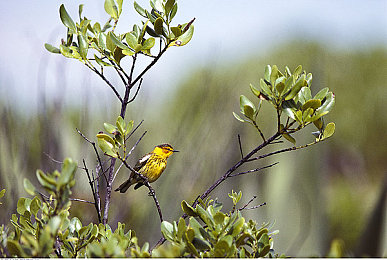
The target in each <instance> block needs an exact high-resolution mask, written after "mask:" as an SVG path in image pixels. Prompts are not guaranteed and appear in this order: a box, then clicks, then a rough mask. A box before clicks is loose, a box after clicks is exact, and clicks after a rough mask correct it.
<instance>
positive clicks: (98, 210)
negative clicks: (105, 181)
mask: <svg viewBox="0 0 387 260" xmlns="http://www.w3.org/2000/svg"><path fill="white" fill-rule="evenodd" d="M82 161H83V166H84V167H85V168H84V169H85V172H86V174H87V178H88V179H89V185H90V188H91V192H92V193H93V197H94V203H93V204H94V207H95V209H96V210H97V216H98V223H101V210H100V209H99V205H98V199H97V191H96V188H95V184H94V182H93V181H92V180H91V177H90V174H89V170H88V168H87V166H86V162H85V159H83V160H82ZM97 182H98V181H97Z"/></svg>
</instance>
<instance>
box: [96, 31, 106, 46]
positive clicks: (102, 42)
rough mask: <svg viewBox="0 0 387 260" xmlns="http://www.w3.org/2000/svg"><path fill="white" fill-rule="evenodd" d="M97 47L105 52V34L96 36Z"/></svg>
mask: <svg viewBox="0 0 387 260" xmlns="http://www.w3.org/2000/svg"><path fill="white" fill-rule="evenodd" d="M98 45H99V46H100V47H101V48H102V49H103V50H107V47H106V34H105V33H103V32H101V33H100V34H99V35H98Z"/></svg>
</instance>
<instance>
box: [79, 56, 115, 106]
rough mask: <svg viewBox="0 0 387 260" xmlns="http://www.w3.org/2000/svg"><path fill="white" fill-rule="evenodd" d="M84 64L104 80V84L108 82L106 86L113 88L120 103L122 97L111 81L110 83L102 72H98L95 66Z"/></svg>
mask: <svg viewBox="0 0 387 260" xmlns="http://www.w3.org/2000/svg"><path fill="white" fill-rule="evenodd" d="M85 65H86V66H87V67H88V68H89V69H91V70H92V71H94V72H95V73H96V74H97V75H98V76H100V77H101V78H102V79H103V81H105V82H106V84H108V86H109V87H110V88H111V89H112V90H113V92H114V94H115V95H116V97H117V98H118V100H119V101H120V102H121V103H122V97H121V95H120V94H119V93H118V91H117V90H116V88H115V87H114V86H113V85H112V83H110V81H109V80H108V79H107V78H106V77H105V76H104V75H103V73H101V72H99V71H98V70H97V69H96V68H94V67H91V66H90V65H89V64H87V63H85Z"/></svg>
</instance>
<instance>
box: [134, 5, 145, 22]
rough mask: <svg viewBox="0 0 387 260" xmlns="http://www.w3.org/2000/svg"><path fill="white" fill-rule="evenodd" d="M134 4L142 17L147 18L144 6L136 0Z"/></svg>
mask: <svg viewBox="0 0 387 260" xmlns="http://www.w3.org/2000/svg"><path fill="white" fill-rule="evenodd" d="M133 4H134V9H135V10H136V11H137V13H138V14H139V15H141V16H142V17H145V18H147V16H146V13H145V10H144V8H142V7H141V6H140V5H139V4H137V2H136V1H134V3H133Z"/></svg>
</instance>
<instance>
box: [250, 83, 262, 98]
mask: <svg viewBox="0 0 387 260" xmlns="http://www.w3.org/2000/svg"><path fill="white" fill-rule="evenodd" d="M250 90H251V92H253V94H254V95H256V96H257V97H259V96H260V95H261V92H260V91H259V90H258V89H257V88H255V87H254V86H253V84H250Z"/></svg>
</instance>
